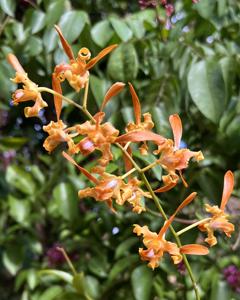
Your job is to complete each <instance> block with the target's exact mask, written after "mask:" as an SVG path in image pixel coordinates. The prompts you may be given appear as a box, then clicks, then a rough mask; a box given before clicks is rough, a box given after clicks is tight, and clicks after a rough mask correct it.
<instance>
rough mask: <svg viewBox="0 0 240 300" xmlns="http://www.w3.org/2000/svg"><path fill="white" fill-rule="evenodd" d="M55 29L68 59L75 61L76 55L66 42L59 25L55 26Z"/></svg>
mask: <svg viewBox="0 0 240 300" xmlns="http://www.w3.org/2000/svg"><path fill="white" fill-rule="evenodd" d="M54 27H55V29H56V31H57V33H58V35H59V37H60V41H61V44H62V46H63V49H64V51H65V53H66V54H67V56H68V58H69V59H70V60H74V54H73V51H72V48H71V46H70V45H69V44H68V42H67V41H66V39H65V37H64V36H63V34H62V31H61V29H60V28H59V27H58V26H57V25H55V26H54Z"/></svg>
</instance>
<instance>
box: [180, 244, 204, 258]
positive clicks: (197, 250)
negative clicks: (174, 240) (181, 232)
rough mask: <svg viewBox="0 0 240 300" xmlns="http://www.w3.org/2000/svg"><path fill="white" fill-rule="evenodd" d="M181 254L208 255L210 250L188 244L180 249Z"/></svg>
mask: <svg viewBox="0 0 240 300" xmlns="http://www.w3.org/2000/svg"><path fill="white" fill-rule="evenodd" d="M180 252H181V253H182V254H192V255H207V254H208V253H209V249H208V248H207V247H205V246H202V245H198V244H188V245H184V246H182V247H180Z"/></svg>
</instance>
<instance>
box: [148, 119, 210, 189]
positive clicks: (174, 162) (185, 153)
mask: <svg viewBox="0 0 240 300" xmlns="http://www.w3.org/2000/svg"><path fill="white" fill-rule="evenodd" d="M169 122H170V125H171V127H172V131H173V139H174V141H172V140H166V141H165V143H164V144H163V145H160V146H158V150H156V151H154V154H159V153H160V158H159V160H158V162H159V164H160V165H161V166H162V167H163V168H164V169H165V170H166V171H167V172H168V175H166V176H163V182H164V186H163V187H161V188H159V189H157V190H156V191H155V192H156V193H161V192H166V191H168V190H170V189H171V188H173V187H174V186H175V185H176V184H177V182H178V179H179V177H178V175H177V174H176V171H178V172H179V174H180V176H181V178H182V181H183V183H184V185H185V186H186V187H187V183H186V182H185V180H184V178H183V176H182V170H184V169H186V168H187V167H188V162H189V160H190V159H191V158H195V160H196V161H200V160H202V159H204V157H203V154H202V152H201V151H197V152H195V151H191V150H189V149H186V148H185V149H180V142H181V138H182V121H181V119H180V117H179V115H177V114H174V115H171V116H170V117H169Z"/></svg>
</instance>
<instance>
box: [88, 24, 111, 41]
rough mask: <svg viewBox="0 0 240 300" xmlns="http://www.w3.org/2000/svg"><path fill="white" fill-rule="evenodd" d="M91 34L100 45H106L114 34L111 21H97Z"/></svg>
mask: <svg viewBox="0 0 240 300" xmlns="http://www.w3.org/2000/svg"><path fill="white" fill-rule="evenodd" d="M91 36H92V39H93V41H94V42H95V43H96V44H97V45H98V46H100V47H105V46H106V45H107V43H108V41H109V40H110V39H111V37H112V36H113V30H112V28H111V27H110V24H109V21H108V20H103V21H100V22H98V23H96V24H95V25H94V26H93V28H92V29H91Z"/></svg>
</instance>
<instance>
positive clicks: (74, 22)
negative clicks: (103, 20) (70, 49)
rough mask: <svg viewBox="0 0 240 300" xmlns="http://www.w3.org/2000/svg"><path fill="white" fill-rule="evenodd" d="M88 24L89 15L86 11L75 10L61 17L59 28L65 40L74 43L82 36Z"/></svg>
mask: <svg viewBox="0 0 240 300" xmlns="http://www.w3.org/2000/svg"><path fill="white" fill-rule="evenodd" d="M86 23H89V18H88V15H87V14H86V13H85V12H84V11H80V10H75V11H68V12H66V13H65V14H64V15H63V16H62V17H61V19H60V22H59V26H60V28H61V30H62V32H63V35H64V37H65V39H66V40H67V41H68V42H69V43H72V42H73V41H75V40H76V39H77V38H78V37H79V36H80V34H81V32H82V31H83V29H84V26H85V24H86Z"/></svg>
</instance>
